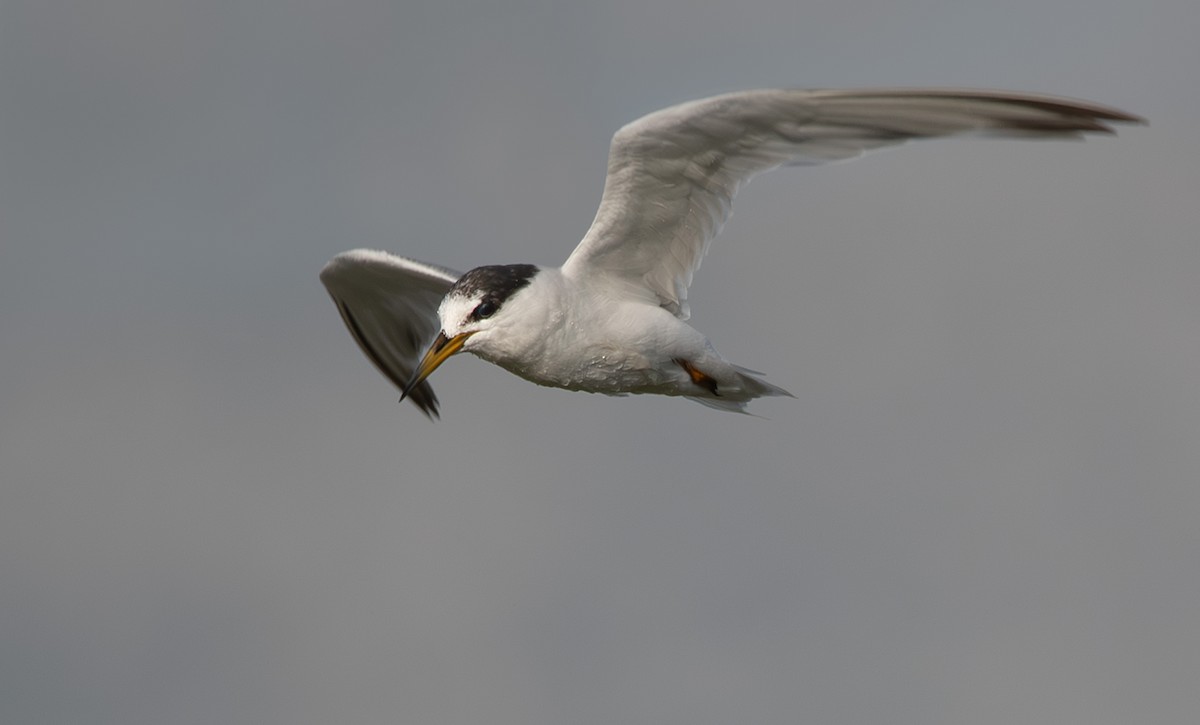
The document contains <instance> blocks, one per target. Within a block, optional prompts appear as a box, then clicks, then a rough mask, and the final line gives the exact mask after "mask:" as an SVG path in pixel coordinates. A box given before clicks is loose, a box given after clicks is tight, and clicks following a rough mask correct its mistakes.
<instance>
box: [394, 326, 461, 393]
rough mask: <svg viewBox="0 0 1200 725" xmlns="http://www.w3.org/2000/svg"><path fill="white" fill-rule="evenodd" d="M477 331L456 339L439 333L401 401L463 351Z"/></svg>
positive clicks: (409, 382) (405, 389) (406, 386)
mask: <svg viewBox="0 0 1200 725" xmlns="http://www.w3.org/2000/svg"><path fill="white" fill-rule="evenodd" d="M474 334H475V331H474V330H472V331H471V332H462V333H459V334H457V335H455V336H454V337H446V333H444V332H439V333H438V336H437V339H436V340H434V341H433V344H432V345H430V346H429V352H426V353H425V357H423V358H421V364H420V365H418V366H417V370H416V372H414V373H413V376H412V380H409V381H408V385H405V386H404V390H403V392H401V393H400V400H404V399H405V398H407V397H408V394H409V393H410V392H412V389H413V388H415V387H417V386H418V385H420V384H421V381H423V380H424V379H425V378H427V377H429V374H430V373H432V372H433V371H434V370H437V369H438V366H439V365H441V364H442V363H444V362H446V359H447V358H449V357H450V356H451V355H453V354H454V353H456V352H458V351H459V350H461V349H462V346H463V344H464V343H466V341H467V338H468V337H470V336H471V335H474Z"/></svg>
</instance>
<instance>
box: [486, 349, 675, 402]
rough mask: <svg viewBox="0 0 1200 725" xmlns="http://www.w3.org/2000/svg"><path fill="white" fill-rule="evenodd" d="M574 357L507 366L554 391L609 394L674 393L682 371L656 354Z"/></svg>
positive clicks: (600, 352) (590, 352)
mask: <svg viewBox="0 0 1200 725" xmlns="http://www.w3.org/2000/svg"><path fill="white" fill-rule="evenodd" d="M575 352H576V353H577V354H574V355H549V356H545V357H543V358H541V359H539V360H537V361H536V362H534V363H532V364H526V365H521V364H505V365H503V367H505V368H507V369H508V370H509V372H511V373H513V374H515V375H518V376H520V377H522V378H525V379H526V380H528V381H530V382H533V383H537V384H538V385H544V386H547V387H553V388H564V389H566V390H578V391H583V392H588V393H604V394H607V395H626V394H629V393H659V394H672V393H675V392H676V390H675V389H676V388H677V387H678V383H679V379H680V377H681V371H680V368H679V367H678V366H677V365H674V364H671V363H670V361H669V360H658V359H656V358H657V357H658V356H657V355H654V354H650V355H647V354H644V353H642V352H638V351H633V350H623V349H619V348H615V347H612V348H609V347H597V348H591V349H587V350H577V351H575Z"/></svg>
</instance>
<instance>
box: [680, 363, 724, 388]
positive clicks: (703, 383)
mask: <svg viewBox="0 0 1200 725" xmlns="http://www.w3.org/2000/svg"><path fill="white" fill-rule="evenodd" d="M672 359H673V360H674V361H675V364H676V365H678V366H679V367H681V368H683V371H684V372H685V373H687V374H688V377H690V378H691V379H692V382H693V383H695V384H696V385H699V386H700V387H702V388H704V389H705V390H707V391H708V392H710V393H712V394H713V395H715V396H717V397H720V396H721V394H720V393H718V392H717V379H716V378H714V377H712V376H711V375H709V374H708V373H706V372H704V371H702V370H700V369H699V368H697V367H696V366H695V365H692V364H691V363H690V362H688V361H687V360H684V359H683V358H681V357H677V358H672Z"/></svg>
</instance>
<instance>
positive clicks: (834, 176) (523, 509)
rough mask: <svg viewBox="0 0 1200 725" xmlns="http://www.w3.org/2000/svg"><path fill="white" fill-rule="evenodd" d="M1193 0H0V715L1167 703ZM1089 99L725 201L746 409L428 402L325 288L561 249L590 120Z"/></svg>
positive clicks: (718, 314)
mask: <svg viewBox="0 0 1200 725" xmlns="http://www.w3.org/2000/svg"><path fill="white" fill-rule="evenodd" d="M1198 31H1200V5H1198V4H1197V3H1195V2H1194V0H1147V1H1146V2H1139V3H1129V2H1115V1H1113V2H1108V1H1101V2H1096V1H1095V0H1088V1H1086V2H1085V1H1084V0H1014V1H1013V2H1006V3H963V2H945V1H942V0H915V1H914V0H903V1H902V2H895V1H889V2H874V1H872V2H861V1H857V0H855V1H851V2H847V0H818V1H815V2H802V3H801V2H782V1H780V0H741V1H739V2H719V3H718V2H699V3H696V2H692V3H685V2H681V1H679V0H650V1H649V2H645V1H638V2H632V1H630V2H605V3H600V2H593V3H569V4H568V3H553V2H545V1H543V2H532V1H531V2H515V1H502V2H483V1H479V2H429V3H422V4H419V5H417V4H407V3H403V2H399V3H396V2H383V1H382V0H361V1H359V0H350V1H343V0H339V1H338V2H333V1H332V0H314V1H312V2H299V3H297V2H284V1H283V0H258V1H251V2H242V1H240V0H239V1H238V2H198V1H197V2H178V1H173V0H166V1H164V0H6V2H4V3H3V5H0V721H3V722H5V723H14V724H15V723H33V722H38V723H88V725H104V724H108V723H112V724H114V725H115V724H119V725H135V724H143V723H144V724H146V725H169V724H171V725H173V724H176V723H180V724H182V723H254V724H256V725H272V724H279V725H318V724H327V723H422V724H437V723H446V724H448V725H450V724H452V725H467V724H470V723H487V724H488V725H508V724H511V725H540V724H558V723H589V724H590V723H597V724H602V723H603V724H608V723H622V724H625V723H655V724H664V723H665V724H670V723H679V724H684V723H686V724H687V725H708V724H712V725H718V724H728V723H756V724H757V723H766V724H793V725H794V724H795V723H853V724H855V725H862V724H864V723H887V724H888V725H909V724H911V725H932V724H939V723H946V724H948V725H949V724H961V723H972V725H979V724H982V725H990V724H993V723H994V724H997V725H1000V724H1005V725H1007V724H1010V723H1054V724H1055V725H1063V724H1070V723H1079V724H1080V725H1083V724H1086V725H1107V724H1112V725H1118V724H1119V725H1127V724H1128V723H1140V724H1159V723H1184V722H1194V718H1195V716H1196V713H1197V712H1200V688H1198V687H1197V685H1198V684H1200V569H1198V562H1200V526H1198V525H1197V522H1198V521H1200V382H1198V375H1197V374H1198V372H1200V370H1198V365H1200V239H1198V236H1200V235H1198V233H1197V229H1200V203H1198V202H1200V198H1198V196H1197V192H1198V190H1200V163H1198V161H1200V159H1198V158H1197V151H1198V150H1200V146H1198V144H1197V141H1196V136H1195V134H1196V128H1197V127H1198V126H1200V94H1198V93H1197V80H1196V78H1197V70H1198V69H1200V44H1197V43H1196V36H1197V34H1198ZM861 85H956V86H979V87H996V88H1009V89H1017V90H1030V91H1042V92H1051V93H1059V94H1064V95H1069V96H1076V97H1081V98H1087V99H1091V100H1094V101H1098V102H1102V103H1107V104H1111V105H1114V106H1116V107H1118V108H1122V109H1126V110H1129V111H1132V112H1135V113H1139V114H1142V115H1145V116H1146V117H1148V118H1149V119H1150V120H1151V125H1150V126H1149V127H1146V128H1130V129H1126V130H1123V131H1122V133H1121V135H1120V136H1118V137H1117V138H1099V139H1094V140H1091V141H1089V142H1087V143H1075V144H1072V143H1040V144H1034V143H1025V144H1022V143H1015V142H942V143H930V144H919V145H914V146H909V147H906V148H904V149H900V150H896V151H891V152H888V153H883V154H877V155H873V156H870V157H868V158H867V159H864V160H861V161H857V162H855V163H850V164H842V165H837V166H833V167H825V168H820V169H808V170H791V171H784V172H778V173H775V174H771V175H769V176H766V177H762V178H760V179H758V180H757V181H756V182H755V183H754V184H752V185H750V187H749V188H748V189H747V190H746V191H745V192H744V193H743V194H742V196H741V198H739V200H738V204H737V207H736V213H735V217H734V220H733V221H732V223H731V224H730V225H729V227H728V228H727V229H726V232H725V234H724V235H723V236H722V238H721V239H720V240H718V242H717V243H716V244H714V246H713V251H712V253H711V254H710V255H709V258H708V260H707V262H706V264H705V266H704V267H703V269H701V270H700V272H699V274H698V275H697V277H696V281H695V284H694V285H693V287H692V301H693V318H692V320H693V322H694V324H695V325H696V326H697V327H698V328H699V329H701V330H702V331H704V332H705V333H707V334H708V335H709V337H710V338H711V339H712V340H713V342H714V344H715V345H716V346H717V348H718V349H719V350H721V351H722V352H723V353H724V354H725V355H726V356H728V357H730V358H731V359H733V360H734V361H735V362H738V363H741V364H743V365H747V366H749V367H752V368H755V369H759V370H764V371H766V372H767V373H768V376H769V379H770V380H772V381H773V382H775V383H777V384H779V385H782V386H784V387H786V388H788V389H790V390H792V391H794V392H795V393H796V396H797V399H796V400H788V399H773V400H766V401H761V402H760V403H759V404H758V405H757V406H756V408H755V410H756V411H757V412H758V413H759V414H761V415H763V416H765V419H759V418H751V417H743V416H737V415H732V414H724V413H720V412H717V411H712V410H709V409H706V408H703V407H701V406H698V405H695V404H693V403H689V402H686V401H683V400H673V399H663V398H636V399H610V398H602V397H597V396H588V395H585V394H580V393H567V392H563V391H556V390H546V389H541V388H537V387H535V386H532V385H530V384H528V383H525V382H524V381H521V380H519V379H517V378H514V377H512V376H510V375H509V374H507V373H505V372H503V371H501V370H499V369H498V368H493V367H491V366H489V365H487V364H486V363H483V362H481V361H478V360H476V359H473V358H469V357H463V358H457V359H455V360H452V361H451V362H450V363H449V364H447V365H445V366H444V367H443V368H442V369H440V370H439V371H438V372H437V373H436V375H434V377H433V378H432V382H433V383H434V385H435V387H436V388H437V390H438V392H439V393H440V395H441V398H442V402H443V414H444V418H443V420H442V421H441V422H440V423H437V424H431V423H430V422H428V421H426V420H425V419H424V417H422V416H421V415H420V414H419V412H418V411H417V410H416V409H415V408H412V407H411V406H409V405H407V404H405V405H397V404H396V397H397V396H396V391H395V390H393V389H392V388H391V386H390V385H389V384H388V383H387V382H386V381H385V380H384V379H383V378H382V377H381V376H380V375H378V374H377V373H376V372H375V371H374V370H373V369H372V368H371V367H370V365H369V363H368V362H367V361H366V360H365V359H364V358H363V357H362V355H361V354H360V353H359V351H358V350H357V348H356V347H355V346H354V344H353V342H352V341H351V339H350V336H349V335H348V334H347V333H346V331H345V330H344V329H343V327H342V324H341V322H340V321H339V319H338V317H337V314H336V311H335V309H334V307H333V305H332V304H331V303H330V301H329V300H328V299H327V297H326V295H325V292H324V290H323V289H322V288H321V286H320V284H319V283H318V281H317V272H318V270H319V269H320V267H321V265H322V264H323V263H324V262H325V261H326V260H327V259H328V258H329V257H330V256H332V255H333V254H335V253H337V252H339V251H341V250H343V249H348V248H351V247H358V246H369V247H379V248H385V249H389V250H392V251H395V252H397V253H400V254H406V255H410V256H413V257H416V258H419V259H425V260H429V261H432V262H438V263H441V264H445V265H448V266H453V267H457V268H460V269H466V268H469V267H472V266H475V265H478V264H486V263H502V262H535V263H541V264H559V263H561V261H562V260H563V259H564V258H565V257H566V255H567V253H568V252H569V251H570V250H571V248H572V247H573V246H574V244H575V242H576V241H577V240H578V239H579V238H580V237H581V236H582V234H583V232H584V231H585V229H586V227H587V225H588V223H589V222H590V220H591V218H592V214H593V213H594V210H595V206H596V203H597V202H598V200H599V196H600V189H601V185H602V183H603V173H604V162H605V155H606V151H607V145H608V140H609V137H610V136H611V134H612V133H613V131H614V130H616V129H617V128H618V127H619V126H620V125H621V124H623V123H625V122H626V121H629V120H632V119H633V118H635V117H637V116H639V115H641V114H643V113H646V112H649V111H652V110H655V109H657V108H660V107H663V106H665V105H668V104H670V103H674V102H677V101H682V100H687V99H690V98H695V97H700V96H704V95H708V94H712V93H717V92H723V91H730V90H737V89H743V88H752V87H765V86H792V87H818V86H826V87H839V86H861Z"/></svg>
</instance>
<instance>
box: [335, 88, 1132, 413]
mask: <svg viewBox="0 0 1200 725" xmlns="http://www.w3.org/2000/svg"><path fill="white" fill-rule="evenodd" d="M1141 122H1143V120H1142V119H1140V118H1138V117H1137V116H1133V115H1130V114H1128V113H1124V112H1122V111H1118V110H1116V109H1112V108H1106V107H1103V106H1099V105H1096V104H1093V103H1087V102H1081V101H1075V100H1069V99H1065V98H1058V97H1052V96H1043V95H1031V94H1025V93H1010V92H992V91H973V90H957V89H944V88H932V89H869V90H756V91H745V92H740V93H729V94H725V95H720V96H714V97H712V98H704V99H701V100H697V101H691V102H689V103H683V104H680V105H677V106H671V107H670V108H666V109H663V110H661V111H657V112H655V113H651V114H649V115H647V116H644V117H642V118H640V119H638V120H636V121H633V122H632V123H630V124H628V125H626V126H625V127H623V128H622V129H620V130H619V131H618V132H617V133H616V135H615V136H614V137H613V139H612V145H611V147H610V149H609V157H608V176H607V178H606V180H605V183H604V193H603V196H602V198H601V200H600V209H599V211H597V213H596V217H595V220H594V221H593V222H592V225H591V228H590V229H588V231H587V234H586V235H584V237H583V241H581V242H580V243H579V245H578V246H577V247H576V248H575V251H573V252H572V253H571V255H570V256H569V257H568V258H567V261H566V263H565V264H563V266H562V267H557V268H555V267H540V266H535V265H532V264H510V265H493V266H486V267H477V268H475V269H472V270H470V271H469V272H467V273H465V274H460V273H459V272H455V271H453V270H450V269H446V268H444V267H439V266H435V265H432V264H426V263H424V262H418V261H415V260H412V259H407V258H405V257H398V256H395V255H392V254H389V253H387V252H381V251H373V250H366V249H355V250H351V251H347V252H343V253H341V254H338V255H337V256H336V257H334V258H333V259H332V260H330V262H329V263H328V264H327V265H326V266H325V267H324V269H322V270H321V275H320V276H321V281H322V282H323V283H324V285H325V287H326V288H327V289H328V291H329V294H330V295H331V296H332V297H333V301H334V302H335V303H336V304H337V308H338V311H339V312H340V313H341V316H342V320H343V321H344V322H345V323H346V327H348V328H349V330H350V333H351V334H352V335H353V336H354V339H355V341H357V342H358V345H359V347H361V348H362V351H363V352H364V353H365V354H366V356H367V357H368V358H369V359H370V360H371V362H373V363H374V364H375V366H376V367H378V368H379V370H380V371H381V372H382V373H383V374H384V375H385V376H386V377H387V378H388V379H389V380H391V381H392V382H393V383H394V384H395V385H396V386H397V387H398V388H400V390H401V391H402V393H401V396H400V400H402V401H403V400H404V399H405V398H408V399H409V400H411V401H412V402H413V403H415V404H416V405H417V407H418V408H420V409H421V411H422V412H423V413H425V415H426V416H428V417H430V418H431V419H432V418H434V417H436V416H437V415H438V399H437V396H435V395H434V393H433V389H432V388H431V387H430V385H429V383H428V381H427V380H426V378H428V377H429V374H430V373H432V372H433V371H434V370H436V369H437V367H438V366H439V365H441V364H442V363H443V362H445V361H446V359H447V358H449V357H450V356H451V355H454V354H455V353H457V352H469V353H473V354H475V355H477V356H479V357H481V358H483V359H484V360H487V361H489V362H492V363H494V364H496V365H499V366H500V367H502V368H504V369H506V370H508V371H509V372H512V373H514V374H516V375H519V376H520V377H522V378H525V379H526V380H529V381H531V382H534V383H537V384H538V385H545V386H550V387H556V388H565V389H567V390H582V391H586V392H590V393H605V394H608V395H626V394H631V393H654V394H659V395H678V396H683V397H686V398H690V399H692V400H695V401H697V402H699V403H703V404H704V405H708V406H711V407H714V408H718V409H722V410H731V411H738V412H745V409H746V403H747V402H749V401H751V400H753V399H755V398H759V397H762V396H769V395H791V394H790V393H788V392H787V391H786V390H784V389H783V388H780V387H777V386H775V385H772V384H771V383H768V382H766V381H765V380H763V379H762V378H761V374H760V373H756V372H754V371H752V370H748V369H746V368H743V367H740V366H737V365H734V364H733V363H730V362H729V361H727V360H726V359H725V358H724V357H722V356H721V355H720V354H718V353H717V351H716V350H715V349H714V348H713V346H712V344H711V343H710V342H709V341H708V339H707V338H706V337H705V336H704V335H703V334H701V333H700V332H698V331H697V330H696V329H695V328H693V327H691V326H690V325H688V324H687V323H686V322H685V320H687V319H688V316H689V311H688V304H687V290H688V286H689V285H690V284H691V281H692V274H693V273H694V272H695V271H696V269H697V268H698V267H699V266H700V261H701V259H702V258H703V256H704V254H705V252H706V251H707V250H708V245H709V243H710V242H711V241H712V239H713V238H714V237H715V236H716V235H717V234H718V233H719V232H720V230H721V227H722V225H724V224H725V222H726V221H727V220H728V218H729V215H730V206H731V204H732V202H733V197H734V195H735V194H736V193H737V191H738V189H739V188H740V187H741V186H742V185H743V184H745V183H746V182H747V181H748V180H749V179H750V178H751V177H752V176H754V175H756V174H759V173H761V172H764V171H769V170H771V169H774V168H776V167H779V166H799V165H815V164H822V163H827V162H832V161H842V160H846V159H851V158H855V157H857V156H860V155H862V154H863V153H864V152H866V151H869V150H872V149H876V148H880V147H884V146H891V145H896V144H901V143H905V142H907V141H909V140H913V139H923V138H936V137H942V136H985V137H999V138H1018V139H1065V138H1078V137H1082V136H1083V135H1084V134H1087V133H1112V128H1111V127H1110V124H1111V123H1141ZM422 351H424V354H423V355H422Z"/></svg>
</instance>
